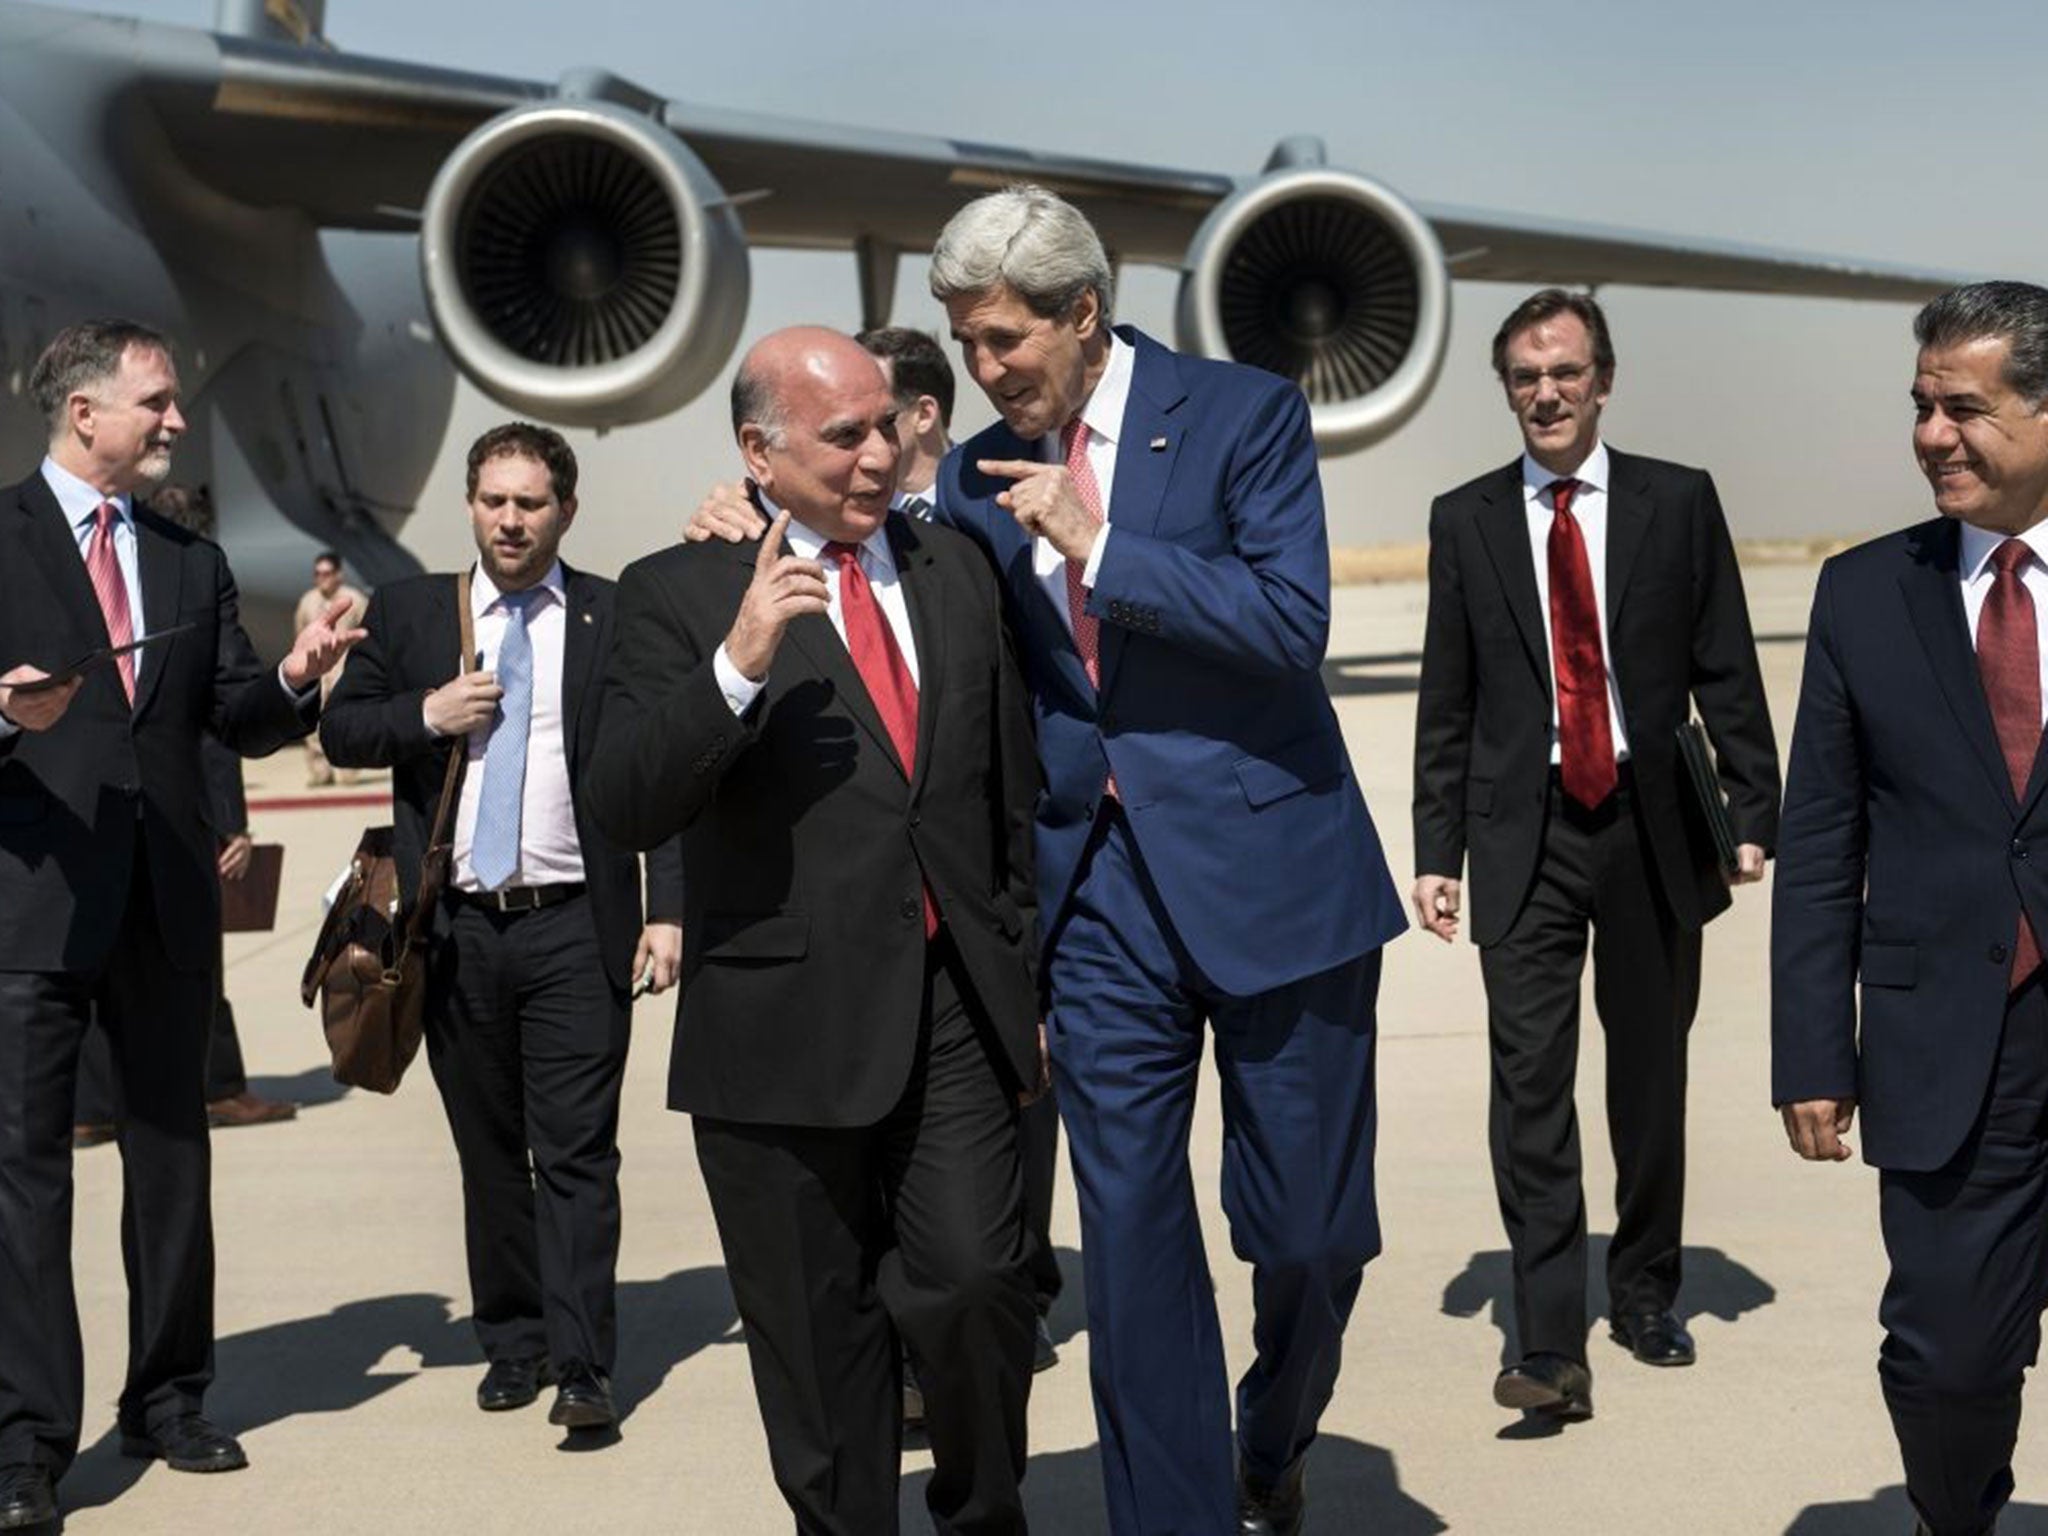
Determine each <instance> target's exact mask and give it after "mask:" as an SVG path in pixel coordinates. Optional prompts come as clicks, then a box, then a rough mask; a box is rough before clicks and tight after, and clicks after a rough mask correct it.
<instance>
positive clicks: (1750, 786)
mask: <svg viewBox="0 0 2048 1536" xmlns="http://www.w3.org/2000/svg"><path fill="white" fill-rule="evenodd" d="M1608 457H1609V461H1610V466H1609V476H1610V479H1611V481H1612V484H1611V485H1610V486H1609V488H1608V493H1607V593H1606V599H1607V629H1608V645H1609V651H1610V654H1611V655H1612V656H1613V658H1614V670H1615V673H1616V676H1617V678H1618V680H1619V683H1620V692H1621V714H1622V720H1623V723H1624V724H1625V725H1626V726H1627V728H1628V748H1629V754H1630V762H1631V763H1632V765H1633V774H1634V781H1635V798H1636V802H1637V805H1638V807H1639V810H1640V814H1641V819H1642V826H1643V829H1644V833H1645V836H1646V838H1647V841H1648V844H1649V853H1650V857H1651V862H1652V863H1653V865H1654V866H1655V869H1656V874H1657V879H1658V882H1659V884H1660V885H1661V886H1662V888H1663V891H1664V894H1665V897H1666V899H1668V900H1669V901H1670V903H1671V910H1672V912H1673V913H1674V914H1676V916H1677V918H1678V920H1679V922H1681V923H1683V924H1684V925H1685V926H1686V927H1688V928H1698V927H1700V926H1702V925H1703V924H1704V923H1706V922H1707V921H1708V920H1709V919H1710V918H1712V917H1714V916H1715V915H1716V914H1717V913H1719V912H1720V911H1722V910H1723V909H1724V908H1726V907H1727V905H1728V899H1729V898H1728V890H1727V886H1726V884H1725V882H1724V881H1723V880H1722V877H1721V873H1720V867H1719V865H1718V863H1717V862H1716V860H1715V857H1714V849H1713V843H1712V840H1711V839H1710V837H1709V836H1708V832H1707V827H1706V822H1705V819H1704V817H1703V816H1702V815H1701V813H1700V811H1699V808H1698V804H1697V802H1696V801H1695V800H1694V798H1693V791H1692V788H1691V786H1690V784H1689V783H1688V782H1687V780H1686V778H1685V767H1684V764H1683V763H1682V762H1681V761H1680V759H1679V757H1678V749H1677V741H1676V733H1677V729H1678V727H1679V726H1680V725H1681V724H1683V723H1684V721H1685V720H1686V719H1687V718H1688V716H1689V715H1690V713H1691V710H1692V705H1693V702H1694V701H1697V702H1698V705H1699V713H1700V718H1701V721H1702V722H1703V723H1704V724H1705V726H1706V728H1707V734H1708V736H1709V737H1710V738H1711V739H1712V741H1713V743H1714V750H1715V752H1716V754H1717V755H1718V757H1719V760H1720V771H1721V782H1722V786H1723V788H1724V789H1726V791H1727V793H1728V801H1729V815H1730V818H1731V819H1732V820H1733V822H1734V825H1735V836H1736V841H1738V842H1746V843H1757V844H1759V845H1761V846H1762V847H1764V848H1766V849H1769V848H1770V847H1771V846H1772V844H1773V843H1774V842H1775V841H1776V837H1777V824H1778V752H1777V744H1776V741H1775V739H1774V738H1773V736H1772V734H1771V716H1770V710H1769V708H1768V707H1767V706H1766V704H1765V702H1764V690H1763V680H1762V678H1761V676H1760V675H1759V673H1758V671H1757V660H1756V642H1755V640H1754V638H1753V637H1752V636H1751V634H1750V627H1749V608H1748V605H1747V604H1746V603H1745V602H1744V600H1743V595H1742V573H1741V571H1740V570H1739V569H1738V568H1737V566H1736V563H1735V547H1734V544H1733V543H1732V542H1731V541H1730V539H1729V537H1728V524H1727V521H1726V519H1725V518H1723V516H1722V514H1721V503H1720V499H1719V498H1718V497H1717V496H1716V495H1715V494H1714V482H1713V480H1712V479H1711V478H1710V477H1709V476H1707V475H1706V474H1705V473H1703V472H1702V471H1700V470H1697V469H1688V468H1685V467H1684V466H1682V465H1678V464H1667V463H1664V462H1663V461H1661V460H1658V459H1643V458H1637V457H1636V456H1635V455H1634V454H1627V453H1616V452H1614V451H1613V450H1612V449H1609V450H1608ZM1526 507H1527V504H1526V502H1525V500H1524V498H1523V494H1522V470H1521V460H1520V459H1517V460H1515V462H1513V463H1512V464H1509V465H1507V466H1506V467H1504V468H1502V469H1497V470H1495V471H1494V472H1493V473H1492V474H1489V475H1484V476H1482V477H1480V478H1479V479H1477V480H1474V481H1472V482H1471V483H1469V484H1467V485H1463V486H1460V487H1459V488H1458V489H1457V490H1455V491H1451V492H1448V493H1447V494H1445V495H1443V496H1440V497H1438V498H1437V500H1436V504H1435V505H1434V506H1432V507H1431V508H1430V514H1429V621H1428V627H1427V631H1426V635H1425V639H1424V642H1423V652H1422V691H1421V697H1420V699H1419V701H1418V704H1417V718H1416V728H1415V867H1416V870H1417V872H1418V873H1420V874H1426V875H1448V876H1451V877H1453V878H1455V877H1456V876H1457V875H1458V874H1459V871H1460V869H1461V867H1462V866H1463V865H1464V863H1465V861H1466V859H1467V858H1468V857H1469V858H1470V860H1471V865H1472V869H1471V891H1470V893H1469V897H1468V901H1467V907H1468V910H1469V912H1470V921H1471V925H1472V926H1471V932H1472V938H1473V941H1474V942H1475V943H1479V944H1492V943H1494V942H1496V941H1498V940H1499V939H1501V938H1502V937H1504V936H1505V935H1506V933H1507V932H1508V930H1509V928H1510V927H1512V926H1513V924H1514V921H1515V918H1516V916H1517V915H1518V914H1519V913H1520V912H1521V910H1522V905H1523V903H1524V902H1525V901H1527V899H1528V895H1529V891H1530V889H1531V886H1532V883H1533V881H1534V879H1535V874H1536V863H1537V858H1538V856H1539V854H1540V853H1541V851H1542V845H1543V819H1544V807H1545V804H1546V798H1547V789H1548V783H1549V774H1550V712H1551V687H1552V682H1551V644H1550V619H1549V615H1547V614H1546V613H1544V612H1543V610H1542V607H1541V605H1540V602H1539V599H1538V595H1537V586H1536V565H1535V560H1534V557H1533V555H1532V553H1531V551H1530V547H1529V528H1528V514H1527V510H1526Z"/></svg>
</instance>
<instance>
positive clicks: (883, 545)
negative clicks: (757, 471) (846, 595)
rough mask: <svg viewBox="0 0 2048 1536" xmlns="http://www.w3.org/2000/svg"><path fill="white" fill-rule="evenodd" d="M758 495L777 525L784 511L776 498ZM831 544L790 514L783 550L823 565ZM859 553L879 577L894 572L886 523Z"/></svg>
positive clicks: (894, 564)
mask: <svg viewBox="0 0 2048 1536" xmlns="http://www.w3.org/2000/svg"><path fill="white" fill-rule="evenodd" d="M756 494H757V495H758V496H759V498H760V501H761V510H762V511H763V512H765V513H767V514H768V521H769V522H771V523H772V522H774V521H775V519H776V518H778V517H780V516H781V515H782V508H781V507H779V506H777V505H776V504H775V501H774V499H773V498H772V497H771V496H769V494H768V493H767V492H766V491H758V492H756ZM831 542H832V541H831V540H830V539H828V538H826V537H825V535H823V534H822V533H820V532H818V531H817V530H816V529H815V528H813V527H811V526H810V525H809V524H808V523H800V522H798V521H797V519H796V514H795V513H791V514H790V518H789V526H788V527H787V528H785V529H783V530H782V547H783V548H784V549H786V550H788V551H789V552H790V553H791V554H792V555H795V556H796V557H797V558H798V559H800V560H817V561H820V562H822V561H823V560H824V558H825V546H826V545H827V544H829V543H831ZM860 550H861V563H862V564H863V565H865V566H867V567H868V568H869V569H871V570H873V571H874V572H876V573H877V574H887V573H893V572H894V571H895V569H896V556H895V554H894V553H893V552H892V551H891V550H890V548H889V525H888V523H887V522H883V523H882V524H880V525H879V526H877V527H876V529H875V531H874V532H873V533H871V534H869V535H868V536H867V537H866V538H864V539H862V540H861V541H860Z"/></svg>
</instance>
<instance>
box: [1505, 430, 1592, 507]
mask: <svg viewBox="0 0 2048 1536" xmlns="http://www.w3.org/2000/svg"><path fill="white" fill-rule="evenodd" d="M1609 474H1610V471H1609V469H1608V466H1607V444H1606V443H1605V442H1604V441H1601V440H1599V439H1597V438H1596V439H1595V440H1594V442H1593V451H1592V452H1591V453H1589V454H1587V455H1586V460H1585V462H1584V463H1583V464H1581V465H1580V466H1579V467H1578V468H1577V469H1575V470H1573V471H1572V472H1571V474H1570V475H1569V476H1558V475H1554V474H1552V473H1551V472H1550V471H1549V470H1547V469H1545V468H1544V467H1543V466H1542V465H1541V464H1538V463H1537V462H1536V461H1535V460H1534V459H1532V458H1530V457H1529V451H1528V450H1527V449H1526V448H1525V449H1523V450H1522V495H1523V497H1524V499H1526V500H1529V501H1534V500H1535V499H1536V498H1537V497H1538V496H1540V495H1542V494H1543V493H1544V492H1545V491H1547V490H1549V489H1550V486H1551V483H1552V482H1553V481H1556V480H1558V479H1561V478H1568V479H1572V480H1576V481H1578V482H1579V485H1580V486H1581V487H1582V488H1584V489H1585V490H1589V491H1598V492H1600V493H1601V494H1602V495H1603V496H1604V495H1605V494H1606V493H1607V482H1608V479H1609Z"/></svg>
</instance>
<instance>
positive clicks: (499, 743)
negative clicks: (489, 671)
mask: <svg viewBox="0 0 2048 1536" xmlns="http://www.w3.org/2000/svg"><path fill="white" fill-rule="evenodd" d="M543 590H544V589H542V588H540V587H530V588H528V589H527V590H526V591H524V592H507V593H506V594H505V595H504V596H503V597H501V598H500V599H499V602H501V603H503V604H504V606H505V638H504V639H503V640H502V641H500V642H499V644H498V686H499V687H500V688H502V689H503V690H504V691H505V696H504V698H502V699H501V700H499V702H498V719H497V723H496V724H495V725H493V726H492V727H491V735H490V739H489V741H488V742H486V743H485V747H484V787H483V793H482V794H481V795H480V796H478V798H477V803H476V836H475V837H474V838H473V839H472V840H471V842H470V848H469V867H470V868H471V869H472V870H474V871H475V872H476V878H477V881H478V883H479V884H481V885H482V886H483V888H484V889H485V890H487V891H495V890H496V889H497V888H498V887H499V886H501V885H503V884H504V883H505V882H506V881H507V880H510V879H511V878H512V876H513V874H514V873H515V872H516V871H517V870H518V868H519V805H520V801H521V799H522V798H523V796H524V795H525V792H526V738H527V734H528V732H529V731H530V730H531V729H532V726H533V638H532V636H530V635H529V634H527V632H526V610H527V607H528V605H529V604H530V603H532V601H533V600H534V599H535V598H537V597H539V596H540V595H541V592H542V591H543Z"/></svg>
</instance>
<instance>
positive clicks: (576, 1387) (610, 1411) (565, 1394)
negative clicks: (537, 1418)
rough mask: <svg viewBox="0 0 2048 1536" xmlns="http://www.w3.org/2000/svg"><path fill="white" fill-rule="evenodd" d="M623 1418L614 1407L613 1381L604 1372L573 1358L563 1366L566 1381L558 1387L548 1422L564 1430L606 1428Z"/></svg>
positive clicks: (563, 1375)
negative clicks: (620, 1417)
mask: <svg viewBox="0 0 2048 1536" xmlns="http://www.w3.org/2000/svg"><path fill="white" fill-rule="evenodd" d="M618 1421H619V1412H618V1410H617V1409H616V1408H614V1407H613V1406H612V1384H611V1382H610V1380H609V1379H608V1378H607V1377H606V1376H605V1374H604V1372H603V1371H600V1370H597V1369H595V1368H593V1367H591V1366H588V1365H585V1364H584V1363H583V1362H582V1361H580V1360H572V1361H571V1362H570V1363H569V1364H567V1365H565V1366H563V1367H562V1384H561V1385H560V1386H559V1387H557V1388H555V1406H554V1407H552V1408H550V1409H549V1410H548V1422H549V1423H550V1424H559V1425H560V1426H561V1427H562V1428H563V1429H604V1428H606V1427H607V1426H609V1425H612V1424H616V1423H618Z"/></svg>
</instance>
